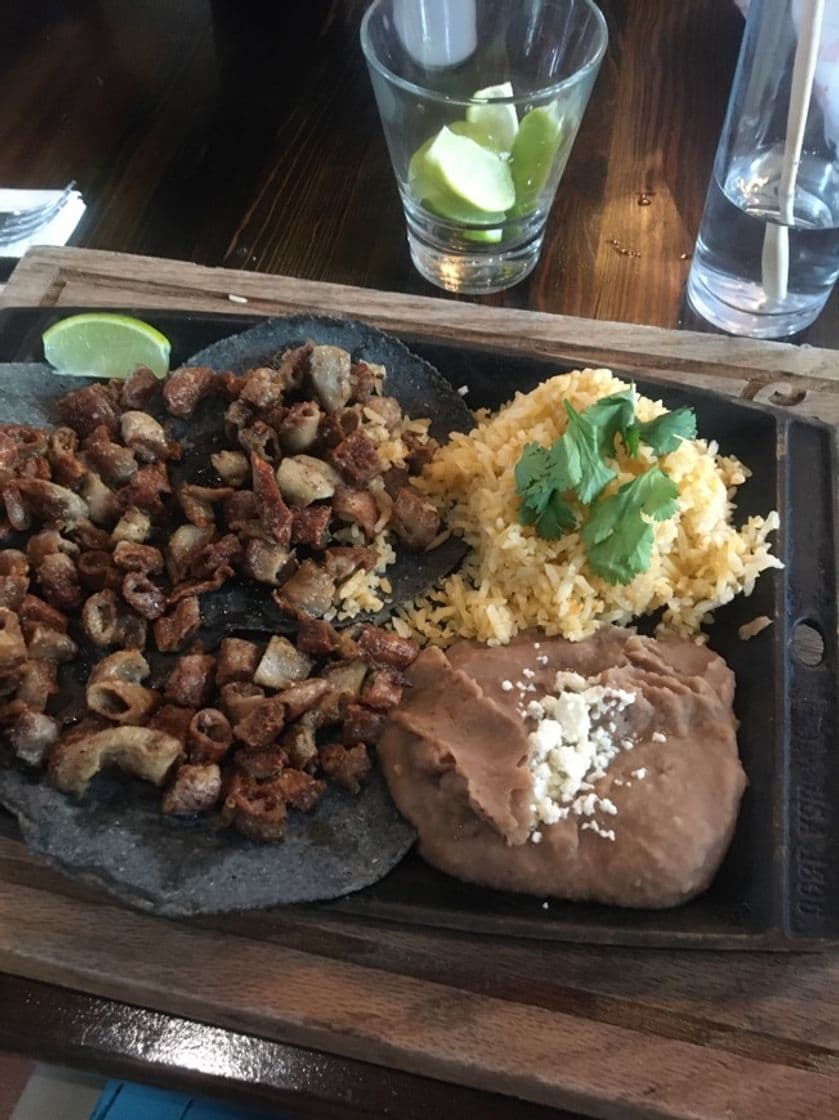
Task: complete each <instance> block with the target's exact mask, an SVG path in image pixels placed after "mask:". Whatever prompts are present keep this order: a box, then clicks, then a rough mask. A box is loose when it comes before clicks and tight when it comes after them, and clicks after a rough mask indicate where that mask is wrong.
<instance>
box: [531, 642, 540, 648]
mask: <svg viewBox="0 0 839 1120" xmlns="http://www.w3.org/2000/svg"><path fill="white" fill-rule="evenodd" d="M533 648H534V649H541V648H542V643H541V642H534V643H533Z"/></svg>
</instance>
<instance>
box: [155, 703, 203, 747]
mask: <svg viewBox="0 0 839 1120" xmlns="http://www.w3.org/2000/svg"><path fill="white" fill-rule="evenodd" d="M194 715H195V709H194V708H181V707H178V705H177V704H163V705H162V706H161V707H159V708H158V709H157V711H156V712H155V713H154V715H153V716H152V717H151V719H150V720H149V722H148V726H149V727H153V728H154V729H155V730H157V731H165V732H166V734H167V735H171V736H172V737H173V738H175V739H179V740H180V741H181V743H183V744H184V746H186V741H187V738H188V736H189V725H190V724H191V723H192V717H193V716H194Z"/></svg>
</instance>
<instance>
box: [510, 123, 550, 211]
mask: <svg viewBox="0 0 839 1120" xmlns="http://www.w3.org/2000/svg"><path fill="white" fill-rule="evenodd" d="M562 139H563V128H562V122H561V121H560V120H559V118H558V117H557V115H556V113H555V112H554V110H553V108H551V107H549V106H541V107H539V108H537V109H531V110H530V112H529V113H526V114H525V115H524V117H523V118H522V122H521V124H520V125H519V130H518V132H517V133H516V138H515V140H514V141H513V146H512V148H511V149H510V171H511V172H512V175H513V182H514V183H515V187H516V209H517V210H519V211H521V209H522V208H526V207H527V206H528V205H532V204H533V203H534V202H535V201H536V199H537V197H538V196H539V194H540V193H541V192H542V190H544V188H545V184H546V183H547V181H548V179H549V178H550V174H551V169H552V168H553V165H554V160H555V159H556V157H557V153H558V152H559V149H560V147H561V145H562Z"/></svg>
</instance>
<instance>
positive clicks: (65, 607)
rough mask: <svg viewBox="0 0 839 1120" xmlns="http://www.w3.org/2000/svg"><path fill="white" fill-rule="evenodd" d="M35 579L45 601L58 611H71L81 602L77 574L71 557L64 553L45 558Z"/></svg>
mask: <svg viewBox="0 0 839 1120" xmlns="http://www.w3.org/2000/svg"><path fill="white" fill-rule="evenodd" d="M35 578H36V579H37V581H38V584H39V585H40V588H41V594H42V595H43V596H44V598H45V599H46V601H47V602H48V603H49V604H50V605H51V606H53V607H56V608H57V609H58V610H60V611H71V610H73V609H74V608H75V607H77V606H78V605H79V604H80V603H81V601H82V592H81V588H80V587H79V573H78V571H77V569H76V565H75V563H74V561H73V560H72V559H71V557H69V556H67V555H66V553H64V552H54V553H53V554H52V555H51V556H45V557H44V559H43V560H42V561H41V563H40V564H39V565H38V568H37V569H36V572H35Z"/></svg>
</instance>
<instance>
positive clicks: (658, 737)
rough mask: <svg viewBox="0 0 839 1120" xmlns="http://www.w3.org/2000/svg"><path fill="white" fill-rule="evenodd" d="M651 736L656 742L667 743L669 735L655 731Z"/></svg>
mask: <svg viewBox="0 0 839 1120" xmlns="http://www.w3.org/2000/svg"><path fill="white" fill-rule="evenodd" d="M651 738H652V741H653V742H654V743H666V742H667V736H666V735H662V733H661V732H660V731H654V732H653V733H652V735H651Z"/></svg>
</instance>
